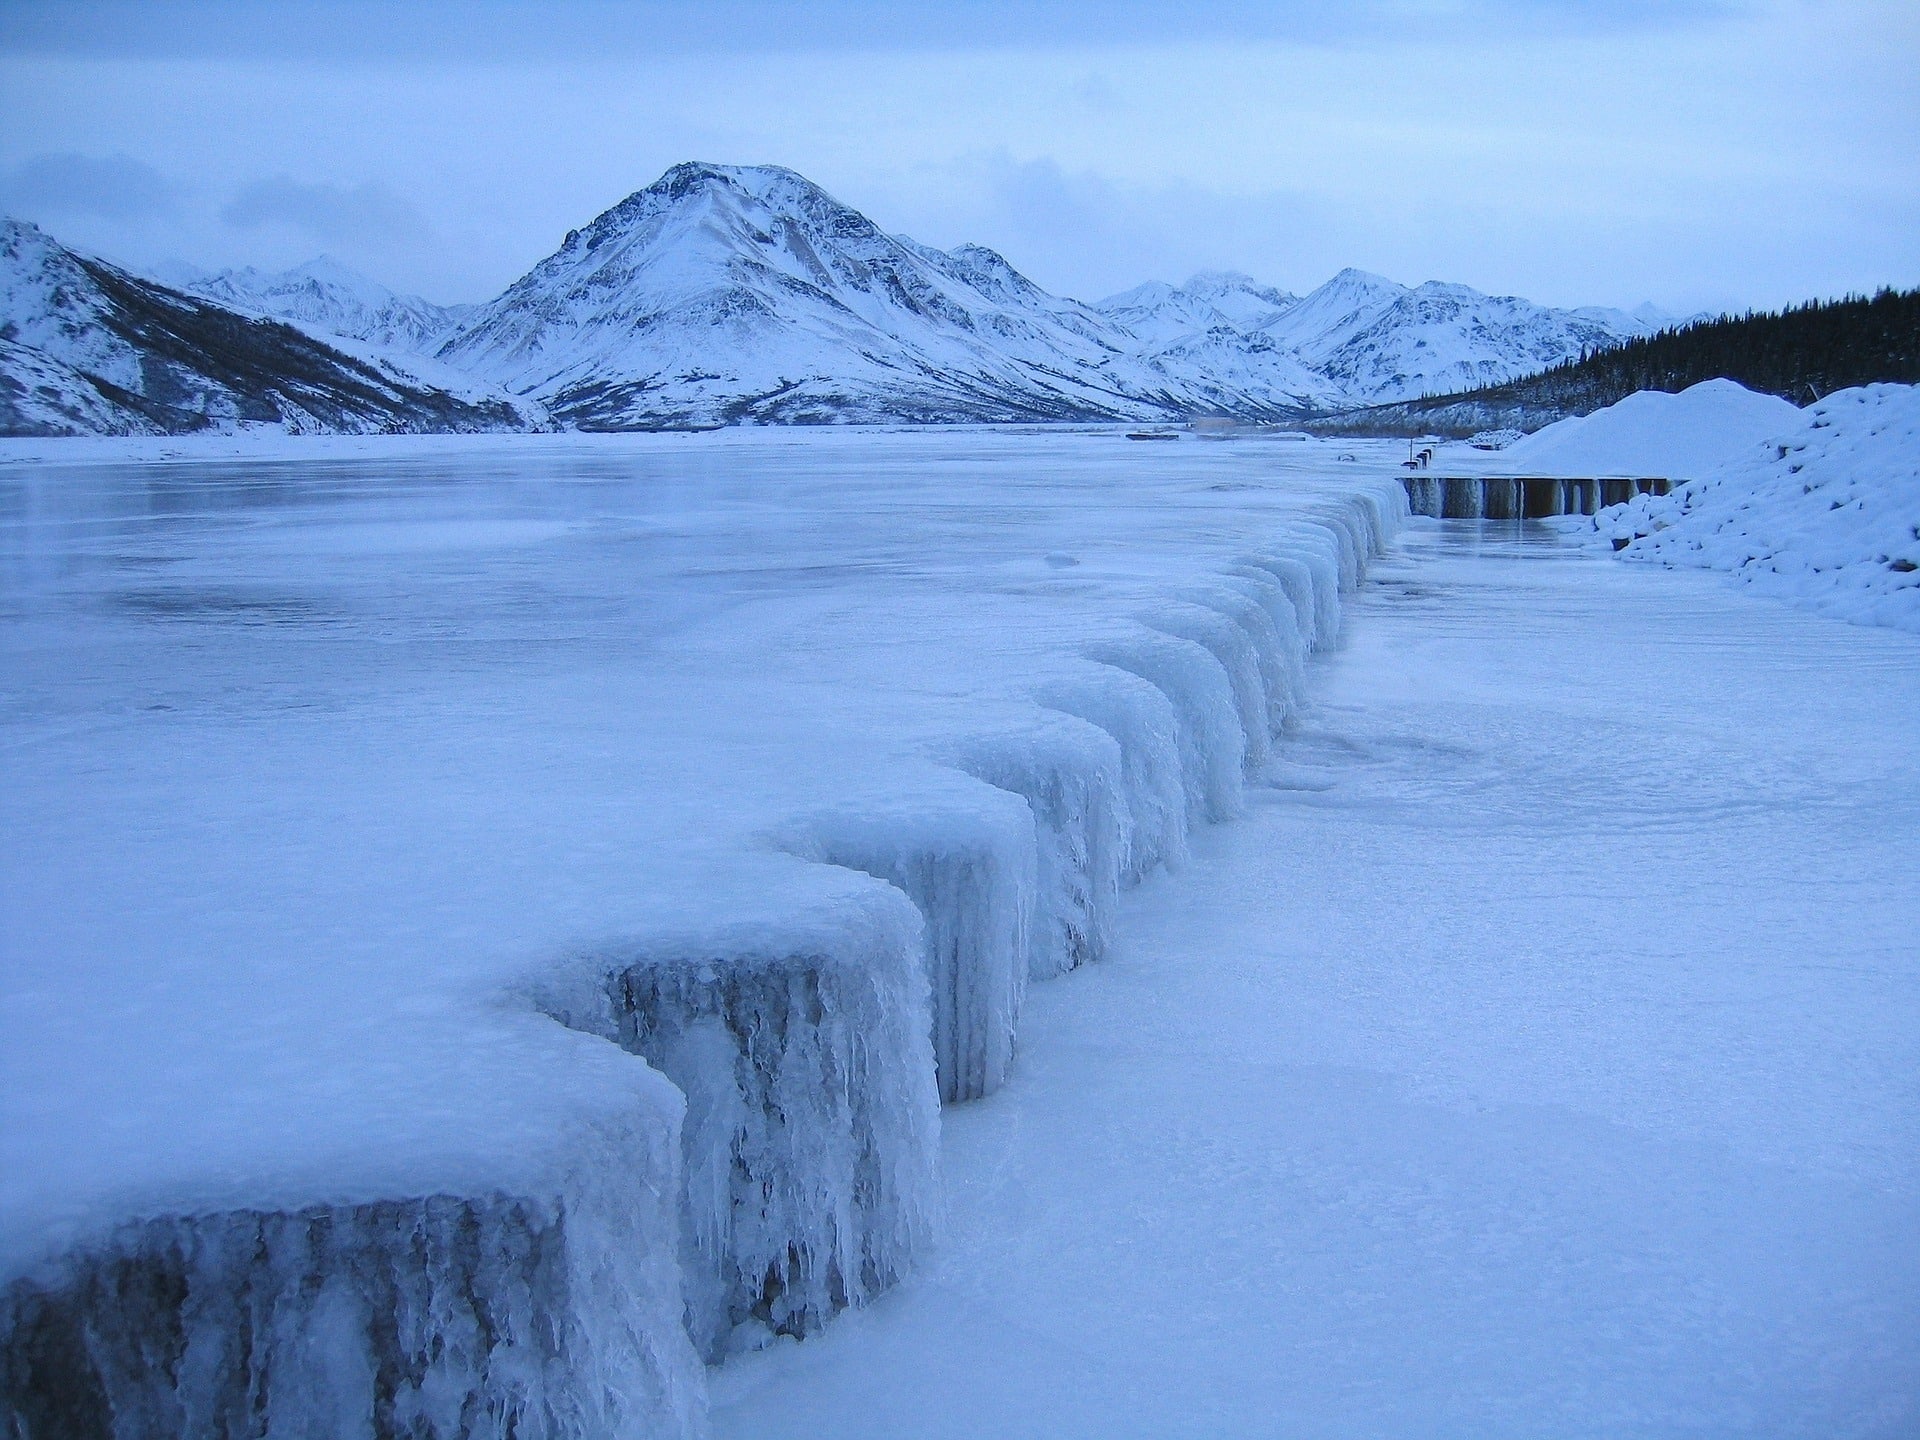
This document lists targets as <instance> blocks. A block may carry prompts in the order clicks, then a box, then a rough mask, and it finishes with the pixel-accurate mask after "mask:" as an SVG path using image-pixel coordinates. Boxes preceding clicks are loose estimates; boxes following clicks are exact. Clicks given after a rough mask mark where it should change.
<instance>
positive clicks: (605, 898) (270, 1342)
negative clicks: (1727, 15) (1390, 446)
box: [0, 432, 1401, 1435]
mask: <svg viewBox="0 0 1920 1440" xmlns="http://www.w3.org/2000/svg"><path fill="white" fill-rule="evenodd" d="M148 448H149V449H150V450H152V451H154V452H155V453H156V454H157V453H158V452H159V451H160V450H163V449H164V450H167V451H169V452H177V451H182V450H183V447H178V446H171V445H169V446H164V447H162V446H151V447H148ZM229 448H231V447H229ZM1344 448H1345V449H1347V450H1352V449H1353V448H1354V447H1352V446H1351V445H1349V446H1346V447H1344ZM121 449H123V450H124V449H126V447H121ZM1143 452H1144V453H1143ZM1168 452H1172V453H1168ZM74 453H75V454H78V455H81V456H83V457H84V456H86V455H88V454H90V453H97V454H99V455H100V456H102V457H103V458H102V460H101V461H100V462H99V463H72V464H64V463H63V464H44V465H43V464H19V465H15V466H10V467H9V468H8V469H7V470H6V471H5V472H0V566H3V567H4V569H3V570H0V580H3V581H4V593H3V598H4V602H5V603H4V612H3V614H0V624H3V626H4V628H3V629H0V664H3V665H4V668H5V673H6V675H7V677H8V685H7V688H6V694H5V698H4V700H3V701H0V704H3V705H4V711H0V717H3V721H4V737H3V739H0V743H4V746H5V751H4V753H5V754H6V756H7V767H8V768H7V784H6V790H5V800H4V802H3V803H4V807H5V814H4V824H5V827H6V832H7V833H8V834H9V835H10V836H13V837H31V843H27V844H19V843H16V844H13V845H10V846H9V847H8V849H7V851H6V854H5V857H4V862H3V863H4V873H3V874H0V886H4V894H5V897H6V910H7V916H8V923H7V925H6V927H5V934H4V936H3V937H0V947H4V954H3V955H0V959H4V966H5V980H4V985H5V989H4V993H3V994H0V1007H4V1012H3V1014H0V1026H4V1033H5V1035H6V1036H7V1039H8V1044H7V1046H6V1047H5V1050H4V1059H0V1064H4V1066H5V1075H4V1081H5V1085H4V1097H3V1103H4V1105H5V1107H6V1109H5V1114H4V1117H0V1118H3V1119H4V1124H3V1125H0V1285H4V1286H5V1287H6V1288H5V1289H4V1291H0V1295H4V1300H3V1301H0V1332H4V1333H5V1339H4V1340H3V1341H0V1352H4V1354H0V1360H4V1363H5V1365H6V1366H7V1367H9V1368H7V1370H6V1372H5V1373H6V1375H7V1376H8V1384H9V1393H10V1395H11V1394H18V1393H22V1392H23V1390H24V1389H25V1388H27V1386H28V1382H27V1381H23V1380H22V1379H21V1377H22V1375H25V1374H28V1372H29V1371H31V1372H32V1374H33V1375H35V1376H38V1379H36V1380H33V1381H32V1382H31V1383H32V1384H34V1385H38V1386H39V1387H40V1390H39V1391H37V1392H36V1393H41V1392H45V1391H47V1390H48V1388H49V1387H50V1386H51V1387H52V1388H53V1389H61V1390H62V1393H64V1394H65V1395H66V1396H67V1398H68V1399H69V1400H71V1401H72V1403H73V1404H74V1405H75V1406H77V1407H78V1408H77V1409H74V1410H71V1411H70V1412H66V1413H60V1414H52V1415H50V1416H42V1417H41V1421H40V1423H41V1425H42V1429H43V1431H44V1432H46V1433H52V1432H53V1431H57V1430H58V1429H59V1428H60V1427H61V1426H63V1425H64V1426H66V1427H67V1428H69V1429H73V1428H80V1429H84V1428H85V1426H86V1425H88V1424H92V1423H93V1420H90V1419H89V1418H88V1417H89V1416H92V1417H94V1419H97V1417H98V1414H99V1413H102V1411H101V1407H108V1408H111V1409H114V1410H116V1411H117V1412H118V1413H121V1414H137V1415H139V1416H141V1417H143V1418H142V1419H141V1420H140V1421H139V1422H138V1423H139V1424H141V1425H143V1426H144V1427H145V1428H146V1429H149V1430H159V1431H161V1432H163V1433H164V1432H166V1431H168V1430H169V1429H171V1430H172V1431H173V1432H174V1433H188V1432H190V1431H191V1430H192V1429H194V1428H195V1427H196V1426H197V1425H198V1424H199V1423H200V1422H199V1419H197V1418H196V1417H203V1416H204V1415H206V1414H209V1413H212V1412H211V1411H210V1410H209V1409H208V1408H207V1407H214V1408H216V1409H217V1408H218V1407H220V1406H223V1405H231V1404H233V1403H237V1402H235V1401H234V1399H233V1397H234V1396H235V1395H236V1394H239V1395H242V1396H243V1397H251V1398H250V1399H248V1401H247V1403H248V1404H251V1405H254V1406H255V1409H254V1410H252V1411H250V1412H248V1413H249V1414H250V1415H251V1416H252V1420H253V1421H255V1422H258V1424H259V1425H261V1426H264V1427H268V1428H275V1427H279V1426H280V1422H279V1421H276V1420H274V1419H273V1416H274V1415H276V1414H278V1415H281V1416H285V1415H290V1414H301V1415H305V1416H307V1417H308V1419H309V1420H311V1421H312V1423H316V1424H323V1428H333V1429H336V1430H339V1431H341V1432H343V1433H352V1431H353V1429H354V1428H356V1427H360V1428H366V1427H372V1428H374V1429H381V1428H395V1427H400V1426H404V1425H407V1424H414V1425H416V1426H417V1427H419V1428H421V1429H423V1430H424V1431H425V1432H426V1433H436V1434H455V1433H468V1432H472V1433H507V1432H509V1431H514V1432H518V1433H524V1434H553V1435H563V1434H626V1433H648V1432H654V1431H670V1430H690V1429H697V1428H698V1427H699V1425H700V1423H701V1421H700V1413H701V1410H702V1406H703V1403H704V1402H703V1395H702V1392H703V1383H702V1379H701V1375H700V1371H699V1367H698V1365H697V1363H695V1359H694V1356H695V1353H696V1349H697V1351H698V1353H699V1354H701V1355H704V1356H706V1357H709V1358H712V1357H716V1356H718V1355H721V1354H724V1353H726V1352H727V1350H728V1349H729V1348H731V1347H736V1346H738V1345H740V1344H743V1343H744V1344H754V1343H759V1340H757V1339H756V1338H755V1337H756V1336H759V1337H764V1336H765V1334H766V1333H767V1332H768V1331H773V1332H777V1333H786V1334H805V1333H808V1332H809V1331H811V1330H812V1329H814V1328H817V1326H818V1325H819V1324H820V1323H821V1322H822V1321H823V1320H824V1319H825V1318H827V1317H828V1316H830V1315H831V1314H832V1313H833V1312H834V1311H835V1310H837V1309H839V1308H841V1307H843V1306H845V1305H849V1304H860V1303H863V1302H864V1301H865V1300H867V1299H869V1298H871V1297H872V1296H873V1295H874V1294H876V1293H878V1291H880V1290H882V1289H884V1288H886V1287H887V1286H888V1285H890V1284H892V1283H893V1282H894V1281H895V1280H897V1279H898V1278H899V1277H900V1276H901V1275H903V1274H905V1273H907V1272H908V1271H909V1270H910V1269H911V1268H912V1266H913V1264H914V1263H915V1261H916V1259H917V1258H918V1257H919V1256H920V1255H921V1254H922V1253H923V1252H924V1250H925V1247H926V1245H927V1243H928V1241H929V1238H930V1236H931V1234H932V1232H933V1229H934V1225H935V1221H936V1218H937V1215H938V1213H939V1209H940V1196H939V1192H938V1186H937V1171H936V1164H935V1162H936V1158H937V1157H936V1142H937V1135H938V1124H939V1120H938V1114H937V1109H936V1106H937V1097H938V1096H939V1095H945V1096H946V1097H948V1098H950V1099H961V1098H969V1097H974V1096H979V1095H984V1094H987V1093H989V1092H991V1091H992V1090H994V1089H995V1088H997V1087H998V1086H999V1085H1001V1084H1002V1083H1003V1082H1004V1081H1005V1079H1006V1077H1007V1075H1008V1073H1009V1067H1010V1066H1011V1065H1012V1064H1013V1061H1014V1058H1015V1053H1016V1041H1017V1026H1018V1022H1019V1017H1020V1013H1021V1007H1022V1004H1023V1001H1024V997H1025V990H1026V985H1027V981H1028V979H1029V978H1030V977H1045V976H1048V975H1052V974H1057V973H1059V972H1060V971H1061V970H1063V969H1067V968H1071V967H1072V966H1074V965H1077V964H1080V963H1083V962H1085V961H1088V960H1094V959H1098V958H1099V956H1100V955H1101V953H1102V952H1103V950H1104V948H1105V945H1106V943H1107V937H1108V935H1109V933H1110V926H1111V916H1112V911H1113V909H1114V906H1115V903H1116V899H1117V896H1118V892H1119V891H1120V889H1121V888H1122V887H1123V886H1126V885H1129V884H1133V883H1137V882H1138V880H1139V879H1140V878H1141V877H1142V876H1144V875H1145V874H1146V873H1147V872H1149V871H1150V870H1152V869H1153V868H1154V867H1155V866H1156V865H1158V864H1161V863H1165V862H1177V861H1178V860H1179V859H1180V858H1181V857H1182V856H1183V855H1184V854H1185V853H1186V851H1187V836H1188V832H1189V829H1190V827H1191V826H1192V825H1193V824H1195V823H1198V822H1200V821H1203V820H1206V819H1217V818H1224V817H1226V816H1230V815H1233V814H1236V813H1239V812H1240V810H1241V809H1242V807H1243V803H1244V801H1243V795H1242V785H1243V779H1244V766H1245V764H1246V762H1247V761H1248V759H1249V758H1258V757H1260V756H1262V755H1264V754H1265V753H1266V751H1267V748H1268V746H1269V744H1270V741H1271V736H1272V732H1273V730H1274V728H1275V727H1276V725H1277V724H1278V723H1279V722H1280V721H1281V720H1282V719H1284V717H1286V716H1287V715H1289V714H1291V713H1292V712H1293V711H1294V709H1295V708H1297V705H1298V703H1299V700H1300V697H1299V695H1298V694H1297V693H1295V691H1294V687H1295V686H1296V685H1297V682H1298V677H1299V675H1300V673H1301V669H1300V661H1301V657H1302V656H1303V655H1304V653H1305V651H1306V650H1307V649H1308V648H1310V647H1311V646H1313V645H1315V644H1322V645H1323V644H1325V643H1327V642H1328V641H1330V640H1331V638H1332V637H1333V635H1334V634H1335V633H1336V629H1337V624H1338V610H1337V607H1338V603H1339V602H1338V590H1339V589H1340V588H1341V587H1342V586H1343V585H1344V586H1346V587H1351V586H1352V585H1353V584H1354V583H1355V582H1356V581H1357V579H1358V576H1359V571H1360V567H1361V566H1362V564H1363V563H1364V561H1365V559H1366V557H1367V556H1368V554H1370V553H1371V552H1373V551H1374V550H1376V549H1377V548H1378V547H1379V545H1380V544H1381V543H1383V542H1384V540H1385V538H1386V537H1387V534H1388V533H1390V531H1391V530H1392V528H1393V527H1394V526H1395V525H1396V524H1397V523H1398V519H1399V516H1400V514H1401V499H1400V490H1399V487H1398V485H1397V483H1396V482H1394V481H1393V480H1391V479H1388V478H1368V477H1369V476H1373V477H1384V474H1385V472H1384V468H1380V469H1370V468H1369V467H1368V466H1366V465H1361V466H1355V465H1341V464H1338V463H1331V462H1332V461H1333V453H1332V452H1331V451H1330V450H1327V449H1325V448H1323V447H1320V446H1317V445H1316V446H1309V447H1301V446H1287V447H1268V446H1261V445H1254V444H1248V445H1241V446H1207V445H1202V444H1198V443H1190V444H1183V445H1181V446H1178V447H1168V446H1139V447H1135V446H1128V445H1126V444H1124V443H1122V442H1119V441H1118V440H1117V437H1115V436H1113V435H1110V434H1083V435H1059V434H1052V435H1045V436H1027V435H1019V434H1007V433H983V432H966V433H948V434H942V433H915V434H900V435H889V434H874V433H819V434H795V433H792V432H775V433H751V432H735V433H727V434H720V435H709V436H697V437H620V438H617V439H616V438H608V439H604V440H601V439H592V438H586V437H509V438H499V439H492V440H488V441H485V442H471V443H468V444H465V445H457V444H449V443H446V442H438V441H436V442H421V443H418V444H413V443H408V442H399V443H395V444H393V445H391V446H372V445H366V444H361V445H355V446H326V445H318V446H312V447H299V448H297V449H296V448H288V447H281V448H275V447H272V446H263V447H262V448H261V449H260V450H259V451H257V452H256V453H252V454H247V453H242V454H240V455H238V456H229V457H227V458H222V459H217V460H216V459H211V458H205V459H199V460H195V459H194V458H192V452H191V447H184V453H185V454H186V458H183V459H172V460H166V461H163V462H150V463H142V464H130V463H109V458H105V457H111V456H113V455H114V454H116V453H117V452H116V451H114V450H113V449H112V448H111V447H94V448H93V449H92V450H89V448H88V447H84V446H76V447H75V451H74ZM1283 690H1284V691H1286V692H1287V693H1280V692H1281V691H1283ZM821 862H827V863H821ZM909 902H912V903H909ZM555 1020H558V1021H560V1022H562V1023H555ZM635 1057H639V1058H637V1059H636V1058H635ZM643 1061H644V1062H645V1063H642V1062H643ZM669 1082H671V1083H669ZM683 1116H684V1124H683ZM484 1237H492V1238H491V1239H487V1238H484ZM476 1247H477V1248H476ZM515 1247H518V1248H519V1251H520V1252H524V1253H525V1254H527V1255H528V1256H543V1257H546V1258H545V1259H544V1260H542V1261H540V1262H539V1263H534V1261H533V1260H529V1262H528V1264H527V1265H526V1266H523V1267H520V1268H519V1269H512V1267H508V1269H509V1270H511V1273H503V1272H502V1271H501V1267H497V1266H489V1265H487V1264H484V1263H482V1262H483V1261H484V1260H485V1258H486V1255H487V1254H488V1253H490V1252H492V1251H498V1250H502V1249H505V1250H510V1251H511V1250H514V1248H515ZM241 1292H244V1293H245V1294H247V1295H249V1296H252V1297H254V1300H253V1302H252V1303H256V1304H258V1305H261V1306H264V1307H266V1308H265V1310H263V1311H262V1312H260V1314H259V1315H256V1316H255V1317H254V1318H253V1319H252V1320H249V1321H246V1322H245V1323H242V1320H241V1319H240V1318H238V1317H240V1315H241V1310H240V1308H238V1302H237V1301H236V1300H235V1298H234V1297H235V1296H236V1295H237V1294H240V1293H241ZM136 1293H137V1294H139V1295H143V1296H145V1297H147V1301H148V1302H149V1303H152V1304H154V1305H156V1306H157V1309H156V1310H155V1312H154V1314H155V1316H156V1317H157V1318H155V1319H154V1320H153V1322H152V1324H151V1325H150V1326H149V1327H148V1328H147V1329H146V1330H143V1331H140V1332H139V1333H132V1332H130V1331H127V1330H126V1328H125V1327H124V1326H123V1327H121V1329H120V1330H115V1329H114V1327H111V1326H108V1327H98V1326H94V1327H93V1328H91V1329H90V1328H88V1327H89V1324H90V1322H89V1321H88V1313H89V1312H88V1309H87V1307H88V1305H89V1304H93V1305H95V1306H100V1305H105V1306H107V1307H108V1308H110V1309H112V1310H113V1311H114V1312H115V1313H116V1314H126V1313H132V1312H131V1311H130V1310H129V1306H130V1304H131V1302H130V1301H128V1300H127V1299H126V1297H127V1296H129V1295H133V1294H136ZM402 1295H404V1296H408V1297H411V1298H410V1299H408V1300H406V1302H405V1304H404V1305H403V1304H402V1301H401V1299H399V1298H397V1297H400V1296H402ZM156 1296H158V1297H161V1300H155V1299H154V1297H156ZM88 1297H92V1299H91V1300H89V1298H88ZM115 1297H118V1298H115ZM166 1297H172V1298H171V1299H167V1298H166ZM183 1297H184V1298H183ZM162 1301H164V1302H165V1303H162ZM407 1307H411V1308H407ZM401 1310H405V1313H406V1314H408V1315H412V1316H414V1317H415V1318H416V1319H418V1317H419V1316H421V1315H427V1316H431V1317H436V1318H435V1319H433V1320H431V1321H421V1322H419V1323H420V1324H424V1325H426V1326H427V1330H428V1331H431V1330H432V1327H433V1325H436V1324H446V1325H451V1326H453V1327H454V1329H458V1330H460V1332H461V1333H462V1334H466V1335H469V1336H475V1335H478V1336H484V1337H485V1338H486V1343H484V1344H482V1343H480V1342H479V1341H477V1340H476V1341H472V1342H471V1343H467V1342H461V1343H456V1344H445V1345H442V1344H439V1343H437V1342H435V1341H433V1340H432V1339H431V1338H429V1339H427V1340H422V1339H421V1334H422V1333H424V1332H422V1331H421V1330H420V1329H419V1328H418V1326H416V1327H415V1328H414V1329H411V1330H409V1329H408V1328H407V1326H406V1325H401V1326H400V1327H399V1329H398V1330H396V1329H395V1328H394V1327H393V1326H392V1325H389V1324H386V1323H385V1322H384V1321H382V1320H381V1318H380V1317H382V1316H390V1315H392V1314H395V1313H399V1312H400V1311H401ZM132 1311H138V1307H137V1306H134V1307H132ZM142 1313H144V1312H142ZM447 1317H453V1318H452V1319H449V1318H447ZM460 1317H465V1318H460ZM683 1320H684V1328H683V1323H682V1322H683ZM409 1323H410V1324H411V1323H413V1322H409ZM462 1327H464V1328H462ZM136 1328H137V1327H136ZM237 1334H245V1335H248V1336H251V1337H252V1338H251V1341H250V1342H249V1343H250V1344H251V1347H252V1348H251V1349H249V1348H247V1347H246V1346H242V1345H238V1342H236V1341H235V1338H234V1337H235V1336H236V1335H237ZM556 1335H558V1336H562V1337H563V1339H562V1341H561V1342H559V1343H556V1342H555V1340H554V1337H555V1336H556ZM50 1356H51V1357H54V1359H49V1358H48V1357H50ZM130 1356H132V1357H135V1359H138V1360H139V1363H134V1360H133V1359H129V1357H130ZM139 1357H145V1359H139ZM56 1361H57V1362H58V1364H59V1365H68V1366H71V1367H75V1368H72V1369H71V1371H70V1372H69V1371H60V1372H59V1373H58V1374H57V1375H54V1379H53V1380H49V1379H48V1378H47V1377H48V1376H49V1375H50V1374H54V1372H53V1371H49V1370H48V1369H47V1367H48V1366H49V1365H53V1364H55V1362H56ZM34 1366H39V1367H40V1368H39V1369H38V1370H33V1367H34ZM22 1367H25V1368H22ZM56 1368H57V1367H56ZM63 1380H64V1381H71V1382H72V1383H70V1384H66V1385H64V1388H63V1387H62V1384H61V1382H62V1381H63ZM302 1397H306V1398H304V1399H303V1398H302ZM276 1406H277V1407H280V1408H279V1409H276V1408H275V1407H276ZM89 1407H92V1408H89ZM196 1407H198V1408H196ZM262 1407H264V1408H262ZM287 1407H292V1408H291V1409H288V1408H287ZM327 1407H333V1408H331V1409H329V1408H327ZM323 1412H324V1414H325V1415H327V1416H329V1417H331V1418H330V1419H328V1420H326V1421H325V1422H324V1423H323V1422H321V1421H319V1420H314V1419H313V1417H315V1416H319V1415H321V1414H322V1413H323ZM168 1417H171V1418H168ZM410 1417H411V1418H410ZM336 1422H337V1423H336ZM287 1423H289V1424H291V1423H292V1422H290V1421H289V1422H287ZM302 1423H306V1422H304V1421H303V1422H302ZM49 1427H50V1428H49ZM242 1428H244V1427H242ZM29 1433H36V1432H33V1431H31V1430H30V1431H29Z"/></svg>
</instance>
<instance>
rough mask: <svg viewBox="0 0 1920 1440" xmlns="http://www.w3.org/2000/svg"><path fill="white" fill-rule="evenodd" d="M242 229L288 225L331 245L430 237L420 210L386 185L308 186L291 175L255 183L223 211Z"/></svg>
mask: <svg viewBox="0 0 1920 1440" xmlns="http://www.w3.org/2000/svg"><path fill="white" fill-rule="evenodd" d="M220 218H221V219H222V220H224V221H225V222H226V223H227V224H229V225H231V226H233V227H234V228H235V229H237V230H259V229H263V228H265V227H267V226H270V225H284V226H287V227H289V228H291V229H294V230H299V231H301V232H302V233H304V234H306V235H308V236H311V237H312V238H313V239H315V240H320V241H325V242H327V243H329V244H339V243H342V242H346V241H355V242H362V243H364V242H368V241H373V242H380V241H409V240H423V239H425V238H427V234H428V227H427V224H426V222H425V220H423V219H422V218H421V215H420V212H419V211H418V210H416V209H415V208H414V207H413V206H412V205H411V204H409V203H408V202H407V201H406V200H403V199H402V198H401V197H400V196H398V195H396V194H394V193H393V192H392V191H391V190H389V189H387V188H386V186H384V185H377V184H365V185H355V186H352V187H348V186H343V185H309V184H305V183H303V182H301V181H298V180H295V179H293V178H291V177H290V176H286V175H276V176H274V177H273V178H272V179H269V180H255V181H252V182H250V183H249V184H247V185H244V186H242V187H241V188H240V190H239V191H238V193H236V194H235V195H234V197H233V198H232V199H231V200H229V201H228V202H227V203H226V204H225V205H223V206H222V207H221V209H220Z"/></svg>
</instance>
